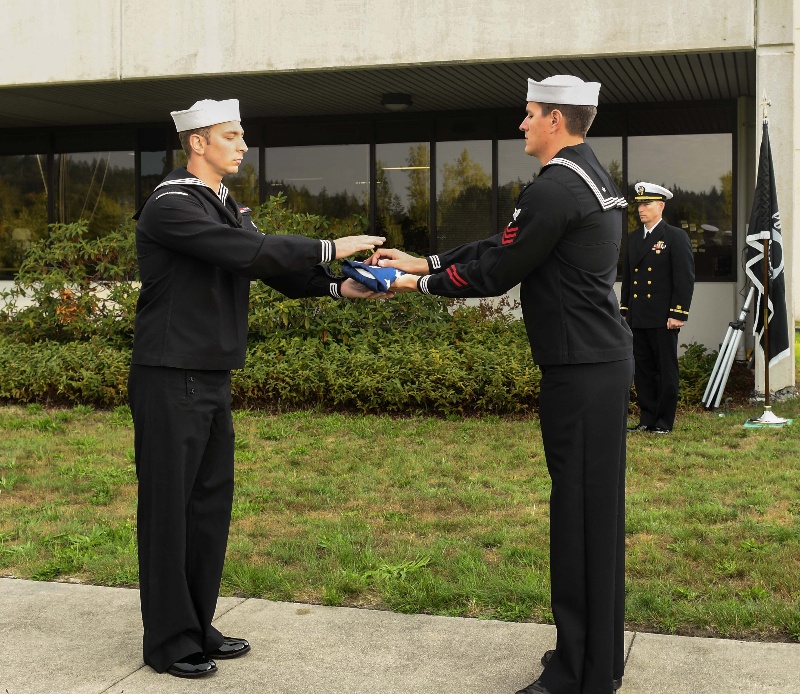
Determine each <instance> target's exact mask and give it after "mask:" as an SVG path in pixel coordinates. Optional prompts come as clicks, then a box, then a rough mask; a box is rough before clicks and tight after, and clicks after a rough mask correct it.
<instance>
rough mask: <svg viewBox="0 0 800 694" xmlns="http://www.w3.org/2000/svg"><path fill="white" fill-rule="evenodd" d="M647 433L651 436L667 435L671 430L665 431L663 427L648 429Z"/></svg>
mask: <svg viewBox="0 0 800 694" xmlns="http://www.w3.org/2000/svg"><path fill="white" fill-rule="evenodd" d="M647 431H649V432H650V433H651V434H669V433H671V432H672V429H665V428H664V427H650V428H649V429H648V430H647Z"/></svg>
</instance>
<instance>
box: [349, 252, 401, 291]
mask: <svg viewBox="0 0 800 694" xmlns="http://www.w3.org/2000/svg"><path fill="white" fill-rule="evenodd" d="M342 272H343V273H344V275H345V276H346V277H349V278H350V279H353V280H355V281H356V282H360V283H361V284H363V285H364V286H366V287H368V288H369V289H371V290H372V291H373V292H383V293H385V292H388V291H389V288H390V287H391V286H392V282H394V281H395V280H396V279H397V278H398V277H400V276H401V275H405V274H406V273H405V272H403V271H402V270H397V269H395V268H393V267H379V266H378V265H367V264H366V263H360V262H358V261H355V260H343V261H342Z"/></svg>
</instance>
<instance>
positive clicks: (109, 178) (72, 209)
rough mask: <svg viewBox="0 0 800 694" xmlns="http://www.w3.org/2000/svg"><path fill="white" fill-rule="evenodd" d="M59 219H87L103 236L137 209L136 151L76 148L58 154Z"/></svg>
mask: <svg viewBox="0 0 800 694" xmlns="http://www.w3.org/2000/svg"><path fill="white" fill-rule="evenodd" d="M55 174H56V175H55V181H56V191H55V194H56V195H55V221H56V222H63V223H65V224H69V223H71V222H77V221H78V220H80V219H85V220H86V221H87V222H88V223H89V234H90V235H91V236H95V237H96V236H102V235H103V234H105V233H107V232H109V231H112V230H114V229H116V228H117V227H119V225H120V224H122V223H123V222H126V221H128V220H129V219H130V218H131V215H133V213H134V212H135V211H136V205H135V203H134V195H135V185H134V181H135V174H134V156H133V152H75V153H70V154H57V155H56V156H55Z"/></svg>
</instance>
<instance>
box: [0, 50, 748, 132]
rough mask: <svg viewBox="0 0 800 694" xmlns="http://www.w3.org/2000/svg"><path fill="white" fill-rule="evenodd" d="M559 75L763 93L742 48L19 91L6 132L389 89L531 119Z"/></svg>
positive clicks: (614, 95) (3, 96) (634, 94)
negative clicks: (232, 101) (540, 95)
mask: <svg viewBox="0 0 800 694" xmlns="http://www.w3.org/2000/svg"><path fill="white" fill-rule="evenodd" d="M554 74H573V75H578V76H580V77H582V78H583V79H586V80H592V81H598V82H600V83H601V84H602V85H603V86H602V89H601V92H600V108H601V110H602V107H603V105H608V104H654V103H667V102H690V101H728V100H731V99H736V98H738V97H742V96H746V97H755V96H756V94H755V91H756V53H755V51H754V50H739V51H719V52H699V53H675V54H664V55H643V56H622V57H602V58H583V59H576V58H570V59H564V60H548V61H518V62H471V63H450V64H435V65H425V66H393V67H380V68H369V69H367V68H352V69H340V70H317V71H311V70H309V71H293V72H263V73H246V74H228V75H210V76H191V77H171V78H168V79H166V78H165V79H148V80H114V81H99V82H80V83H72V84H38V85H31V86H12V87H3V88H0V129H9V128H14V129H16V128H42V127H45V128H46V127H64V126H76V125H81V126H85V125H123V124H134V123H159V122H169V115H168V114H169V112H170V111H172V110H178V109H184V108H188V107H189V106H190V105H191V104H192V103H194V102H195V101H197V100H199V99H206V98H213V99H229V98H238V99H239V100H240V102H241V113H242V118H243V119H244V120H247V119H254V118H297V117H307V116H316V117H319V116H325V115H328V116H343V115H347V114H376V113H386V112H387V111H386V107H385V106H384V105H382V104H381V100H382V97H383V95H384V94H389V93H400V94H407V95H410V97H411V100H412V104H411V105H410V106H408V108H407V109H405V110H404V111H403V112H404V113H424V112H434V111H459V110H476V109H496V108H519V109H520V114H521V113H522V111H523V109H524V105H525V101H524V100H525V91H526V83H525V80H526V78H528V77H532V78H534V79H537V80H539V79H543V78H545V77H548V76H550V75H554Z"/></svg>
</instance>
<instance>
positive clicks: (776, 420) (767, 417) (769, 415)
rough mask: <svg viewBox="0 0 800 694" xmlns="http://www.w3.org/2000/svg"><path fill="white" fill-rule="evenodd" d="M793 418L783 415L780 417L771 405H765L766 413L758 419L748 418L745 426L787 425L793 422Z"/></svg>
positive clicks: (755, 427) (771, 426) (754, 427)
mask: <svg viewBox="0 0 800 694" xmlns="http://www.w3.org/2000/svg"><path fill="white" fill-rule="evenodd" d="M792 421H793V420H791V419H784V418H783V417H778V416H777V415H776V414H775V413H774V412H773V411H772V408H771V407H765V408H764V413H763V414H762V415H761V416H760V417H758V418H757V419H752V418H751V419H748V420H747V421H746V422H745V423H744V426H745V427H746V428H753V429H757V428H764V427H770V428H773V427H785V426H787V425H789V424H791V423H792Z"/></svg>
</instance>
